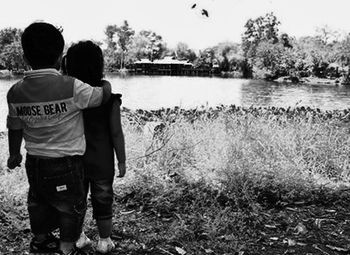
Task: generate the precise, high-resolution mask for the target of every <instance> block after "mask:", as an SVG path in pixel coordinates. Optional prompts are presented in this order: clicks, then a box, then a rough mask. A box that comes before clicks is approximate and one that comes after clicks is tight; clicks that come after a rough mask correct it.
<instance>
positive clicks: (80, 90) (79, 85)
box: [74, 79, 103, 109]
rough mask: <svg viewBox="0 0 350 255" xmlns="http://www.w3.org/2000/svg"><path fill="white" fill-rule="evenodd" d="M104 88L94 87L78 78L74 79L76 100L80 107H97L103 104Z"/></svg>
mask: <svg viewBox="0 0 350 255" xmlns="http://www.w3.org/2000/svg"><path fill="white" fill-rule="evenodd" d="M102 98H103V89H102V88H101V87H92V86H90V85H89V84H87V83H84V82H82V81H80V80H78V79H75V81H74V102H75V105H76V106H77V107H78V108H79V109H85V108H90V107H97V106H99V105H101V103H102Z"/></svg>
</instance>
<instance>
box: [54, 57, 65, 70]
mask: <svg viewBox="0 0 350 255" xmlns="http://www.w3.org/2000/svg"><path fill="white" fill-rule="evenodd" d="M62 56H63V54H61V55H60V56H59V57H58V59H57V61H56V63H55V65H54V68H55V69H57V70H60V68H61V62H62Z"/></svg>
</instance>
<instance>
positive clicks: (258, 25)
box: [242, 13, 280, 58]
mask: <svg viewBox="0 0 350 255" xmlns="http://www.w3.org/2000/svg"><path fill="white" fill-rule="evenodd" d="M279 25H280V22H279V21H278V20H277V17H276V16H275V15H274V14H273V13H267V14H266V15H265V16H260V17H258V18H256V19H249V20H248V21H247V22H246V24H245V25H244V27H245V31H244V34H243V36H242V49H243V53H244V56H245V57H247V58H254V57H255V50H256V48H257V46H258V45H259V43H260V42H263V41H268V42H271V43H273V44H274V43H277V42H278V26H279Z"/></svg>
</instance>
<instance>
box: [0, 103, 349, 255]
mask: <svg viewBox="0 0 350 255" xmlns="http://www.w3.org/2000/svg"><path fill="white" fill-rule="evenodd" d="M349 112H350V111H349V110H348V109H345V110H341V111H322V110H319V109H311V108H307V107H298V108H287V109H284V108H277V107H269V108H253V107H250V108H242V107H237V106H234V105H232V106H219V107H216V108H204V107H202V108H198V109H192V110H184V109H180V108H172V109H160V110H157V111H145V110H136V111H132V110H129V109H126V108H124V109H123V111H122V120H123V128H124V133H125V138H126V149H127V158H128V161H127V167H128V171H127V175H126V177H125V178H123V179H117V178H116V179H115V206H114V215H115V216H114V230H113V235H112V239H113V240H114V241H115V242H116V244H117V246H116V249H115V251H113V253H112V254H165V255H171V254H173V255H176V254H181V255H184V254H239V255H246V254H271V255H272V254H348V253H349V251H350V240H349V239H350V221H349V217H350V213H349V212H350V210H349V209H350V188H349V187H350V186H349V184H350V183H349V165H350V159H349V154H350V147H349V125H348V121H349ZM0 146H1V147H0V148H1V149H2V150H3V152H2V153H1V154H0V155H1V156H0V157H1V161H0V162H1V163H0V164H1V168H2V171H1V173H0V183H1V184H2V185H1V186H0V201H1V203H0V228H1V230H2V231H1V233H0V240H1V241H0V254H28V252H27V251H28V243H29V241H30V238H31V234H30V226H29V220H28V215H27V210H26V192H27V181H26V176H25V171H24V167H23V164H22V167H20V168H17V169H15V170H11V171H10V170H8V169H7V168H6V159H7V139H6V135H2V136H1V138H0ZM85 231H86V233H87V235H88V236H90V237H91V238H93V239H94V240H96V236H97V231H96V227H95V224H94V222H93V221H92V219H91V208H90V207H89V209H88V213H87V217H86V223H85ZM90 252H91V254H94V253H93V249H92V250H91V251H90Z"/></svg>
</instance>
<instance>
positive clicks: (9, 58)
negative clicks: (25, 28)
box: [0, 28, 26, 71]
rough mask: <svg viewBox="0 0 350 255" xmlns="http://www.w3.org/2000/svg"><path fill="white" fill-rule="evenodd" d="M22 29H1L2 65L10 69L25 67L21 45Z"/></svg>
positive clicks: (0, 51)
mask: <svg viewBox="0 0 350 255" xmlns="http://www.w3.org/2000/svg"><path fill="white" fill-rule="evenodd" d="M21 34H22V30H20V29H17V28H4V29H1V30H0V67H1V66H2V67H3V68H5V69H8V70H15V71H16V70H19V69H25V68H26V64H25V62H24V60H23V50H22V47H21V43H20V42H21Z"/></svg>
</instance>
